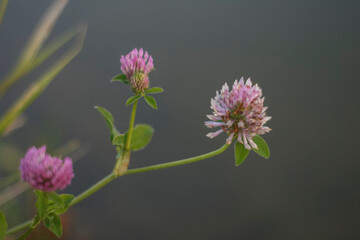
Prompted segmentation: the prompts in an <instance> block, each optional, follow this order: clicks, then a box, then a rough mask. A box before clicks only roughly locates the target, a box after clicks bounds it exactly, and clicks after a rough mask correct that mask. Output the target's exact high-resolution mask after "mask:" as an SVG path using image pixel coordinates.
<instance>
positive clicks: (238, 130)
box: [205, 78, 271, 150]
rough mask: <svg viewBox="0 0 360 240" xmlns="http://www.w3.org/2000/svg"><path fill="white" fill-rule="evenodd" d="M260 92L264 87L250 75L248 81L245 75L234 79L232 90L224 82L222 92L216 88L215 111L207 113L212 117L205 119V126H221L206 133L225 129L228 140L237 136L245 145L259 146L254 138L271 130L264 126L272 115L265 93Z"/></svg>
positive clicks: (212, 101) (213, 106) (209, 135)
mask: <svg viewBox="0 0 360 240" xmlns="http://www.w3.org/2000/svg"><path fill="white" fill-rule="evenodd" d="M261 96H262V92H261V88H259V86H258V85H257V84H255V85H254V86H252V83H251V80H250V79H248V80H247V81H246V83H244V78H241V79H240V81H237V80H235V82H234V84H233V87H232V90H231V91H230V90H229V87H228V85H227V83H225V84H224V85H223V87H222V89H221V91H220V93H219V92H218V91H216V96H215V98H213V99H211V108H212V109H213V110H214V111H213V115H207V117H208V118H209V119H210V120H211V121H206V122H205V126H207V127H209V128H214V127H221V129H220V130H218V131H216V132H211V133H209V134H207V135H206V136H208V137H210V138H213V137H216V136H217V135H219V134H220V133H222V132H226V133H227V135H228V138H227V139H226V142H227V144H230V143H231V142H232V139H233V138H234V137H236V138H237V141H239V142H240V143H242V144H244V146H245V148H246V149H249V150H250V149H251V148H254V149H257V145H256V144H255V143H254V141H253V140H252V138H253V137H254V136H255V135H261V134H264V133H267V132H270V131H271V129H270V128H269V127H265V126H263V125H264V124H265V123H266V122H267V121H269V120H270V119H271V117H268V116H266V113H265V111H266V109H267V107H264V106H263V105H264V97H261Z"/></svg>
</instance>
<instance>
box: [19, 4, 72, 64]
mask: <svg viewBox="0 0 360 240" xmlns="http://www.w3.org/2000/svg"><path fill="white" fill-rule="evenodd" d="M68 1H69V0H54V1H53V3H52V4H51V5H50V7H49V8H48V9H47V10H46V11H45V13H44V15H43V16H42V18H41V20H40V21H39V23H38V25H37V26H36V28H35V31H34V32H33V34H32V35H31V37H30V40H29V42H28V43H27V46H26V47H25V49H24V51H23V53H22V54H21V57H20V61H19V65H21V64H27V63H29V62H31V60H34V59H35V57H36V56H37V54H38V53H39V52H40V49H41V47H42V45H43V44H44V42H45V41H46V39H47V38H48V37H49V35H50V33H51V31H52V29H53V28H54V26H55V23H56V21H57V20H58V18H59V17H60V15H61V13H62V12H63V10H64V8H65V6H66V4H67V3H68Z"/></svg>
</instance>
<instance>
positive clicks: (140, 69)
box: [120, 48, 154, 94]
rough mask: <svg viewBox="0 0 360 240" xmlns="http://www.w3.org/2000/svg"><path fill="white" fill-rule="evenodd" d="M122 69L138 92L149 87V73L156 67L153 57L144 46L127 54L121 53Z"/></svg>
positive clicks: (133, 88)
mask: <svg viewBox="0 0 360 240" xmlns="http://www.w3.org/2000/svg"><path fill="white" fill-rule="evenodd" d="M120 63H121V70H122V71H123V73H124V74H125V75H126V77H127V79H128V80H130V84H131V88H132V90H133V91H134V92H135V93H136V94H141V93H143V92H144V91H145V90H146V89H148V88H149V77H148V75H149V73H150V72H151V71H152V70H153V69H154V63H153V58H152V57H151V56H150V55H149V54H148V52H146V51H145V52H144V50H143V49H142V48H140V50H137V49H136V48H135V49H134V50H132V51H131V52H130V53H129V54H127V55H126V56H124V55H121V58H120Z"/></svg>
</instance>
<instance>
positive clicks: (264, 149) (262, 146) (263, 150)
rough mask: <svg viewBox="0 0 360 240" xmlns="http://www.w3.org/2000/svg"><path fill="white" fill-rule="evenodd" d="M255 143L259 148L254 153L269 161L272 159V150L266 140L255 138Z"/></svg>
mask: <svg viewBox="0 0 360 240" xmlns="http://www.w3.org/2000/svg"><path fill="white" fill-rule="evenodd" d="M252 140H253V141H254V143H256V145H257V146H258V149H255V148H253V150H254V152H256V153H257V154H259V155H260V156H262V157H263V158H266V159H268V158H269V157H270V150H269V147H268V145H267V144H266V142H265V140H264V139H263V138H262V137H260V136H257V135H256V136H254V137H253V139H252Z"/></svg>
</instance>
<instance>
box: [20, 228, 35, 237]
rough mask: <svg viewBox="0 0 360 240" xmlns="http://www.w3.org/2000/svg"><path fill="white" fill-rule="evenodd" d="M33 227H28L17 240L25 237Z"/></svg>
mask: <svg viewBox="0 0 360 240" xmlns="http://www.w3.org/2000/svg"><path fill="white" fill-rule="evenodd" d="M33 229H34V228H32V227H30V228H29V229H28V230H26V232H25V233H24V234H23V235H21V236H20V237H19V238H18V239H17V240H23V239H25V238H26V237H27V235H29V234H30V233H31V231H32V230H33Z"/></svg>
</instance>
